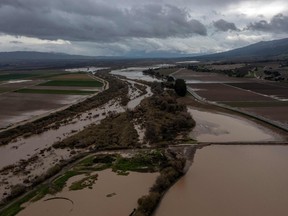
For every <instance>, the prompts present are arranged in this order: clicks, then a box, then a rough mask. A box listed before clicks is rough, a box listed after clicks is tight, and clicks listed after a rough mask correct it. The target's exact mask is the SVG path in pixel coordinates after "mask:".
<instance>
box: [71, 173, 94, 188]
mask: <svg viewBox="0 0 288 216" xmlns="http://www.w3.org/2000/svg"><path fill="white" fill-rule="evenodd" d="M97 178H98V174H95V175H89V176H87V177H85V178H83V179H81V180H80V181H76V182H73V183H72V185H71V186H70V187H69V190H82V189H84V188H87V187H88V188H91V187H92V185H93V184H94V183H95V181H96V180H97Z"/></svg>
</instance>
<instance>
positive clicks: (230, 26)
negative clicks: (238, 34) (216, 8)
mask: <svg viewBox="0 0 288 216" xmlns="http://www.w3.org/2000/svg"><path fill="white" fill-rule="evenodd" d="M213 25H214V27H215V28H216V29H217V30H219V31H223V32H226V31H229V30H232V31H237V30H238V29H237V27H236V25H235V24H234V23H231V22H227V21H225V20H223V19H220V20H217V21H215V22H213Z"/></svg>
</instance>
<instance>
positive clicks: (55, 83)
mask: <svg viewBox="0 0 288 216" xmlns="http://www.w3.org/2000/svg"><path fill="white" fill-rule="evenodd" d="M39 85H40V86H80V87H102V86H103V83H101V82H99V81H97V80H51V81H48V82H46V83H41V84H39Z"/></svg>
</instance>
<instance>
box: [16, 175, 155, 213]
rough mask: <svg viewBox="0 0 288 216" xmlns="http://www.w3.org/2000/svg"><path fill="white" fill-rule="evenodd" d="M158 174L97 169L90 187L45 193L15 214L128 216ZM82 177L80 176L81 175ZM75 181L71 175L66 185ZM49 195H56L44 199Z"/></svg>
mask: <svg viewBox="0 0 288 216" xmlns="http://www.w3.org/2000/svg"><path fill="white" fill-rule="evenodd" d="M157 176H158V173H136V172H131V173H130V174H129V175H128V176H121V175H117V174H116V173H114V172H112V171H111V170H104V171H101V172H98V180H97V181H96V182H95V184H94V185H93V188H92V189H83V190H78V191H69V190H68V188H64V190H63V191H62V192H60V193H58V194H55V196H51V195H50V196H46V197H44V198H43V199H42V200H40V201H37V202H36V203H31V204H30V205H28V206H27V207H26V208H25V209H24V210H23V211H21V212H20V213H19V214H18V215H19V216H31V215H41V216H51V215H61V216H66V215H69V216H79V215H85V216H90V215H91V216H92V215H101V216H113V215H117V216H128V215H129V214H130V213H132V211H133V209H134V208H137V200H138V199H139V198H140V197H142V196H143V195H145V194H148V192H149V188H150V187H151V186H152V185H153V184H154V182H155V180H156V178H157ZM82 177H83V176H82ZM77 180H79V176H76V177H73V178H71V179H70V180H69V181H68V182H67V185H68V186H69V185H70V184H71V183H72V182H73V181H77ZM52 197H60V198H61V199H54V200H49V201H45V200H47V199H49V198H52Z"/></svg>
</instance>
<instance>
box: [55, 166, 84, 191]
mask: <svg viewBox="0 0 288 216" xmlns="http://www.w3.org/2000/svg"><path fill="white" fill-rule="evenodd" d="M80 174H83V173H81V172H77V171H74V170H70V171H67V172H66V173H65V174H64V175H62V176H60V177H59V178H57V179H56V180H54V181H53V183H52V186H51V189H52V191H53V193H57V192H60V191H61V190H62V189H63V188H64V187H65V185H66V182H67V181H68V180H69V179H70V178H71V177H73V176H76V175H80Z"/></svg>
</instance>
